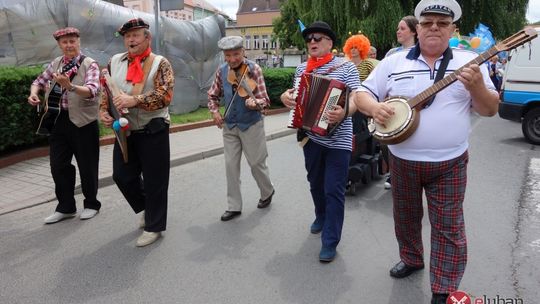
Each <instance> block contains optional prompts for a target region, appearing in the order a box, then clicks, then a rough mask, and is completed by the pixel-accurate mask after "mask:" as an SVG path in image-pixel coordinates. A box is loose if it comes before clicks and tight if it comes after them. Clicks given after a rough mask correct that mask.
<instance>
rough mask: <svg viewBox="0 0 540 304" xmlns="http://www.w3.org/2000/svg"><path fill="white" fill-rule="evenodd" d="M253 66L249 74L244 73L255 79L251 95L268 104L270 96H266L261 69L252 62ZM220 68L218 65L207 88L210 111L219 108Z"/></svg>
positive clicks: (221, 93)
mask: <svg viewBox="0 0 540 304" xmlns="http://www.w3.org/2000/svg"><path fill="white" fill-rule="evenodd" d="M253 67H254V68H253V70H250V71H249V75H246V77H249V78H251V79H253V80H255V82H256V83H257V87H256V88H255V91H253V95H254V96H255V98H257V99H262V100H264V102H265V104H266V105H270V98H269V97H268V93H267V92H266V84H265V83H264V77H263V73H262V69H261V67H260V66H259V65H258V64H256V63H254V64H253ZM221 68H222V66H220V67H218V69H217V72H216V78H215V79H214V82H213V83H212V86H211V87H210V89H209V90H208V110H210V112H212V113H214V112H217V111H218V110H219V99H220V98H221V97H222V96H223V83H222V80H221V79H222V76H221Z"/></svg>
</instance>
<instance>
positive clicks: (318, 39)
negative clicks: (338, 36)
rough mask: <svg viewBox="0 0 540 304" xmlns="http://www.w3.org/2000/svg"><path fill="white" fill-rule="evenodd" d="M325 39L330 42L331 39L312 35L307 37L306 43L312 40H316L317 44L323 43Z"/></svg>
mask: <svg viewBox="0 0 540 304" xmlns="http://www.w3.org/2000/svg"><path fill="white" fill-rule="evenodd" d="M323 39H328V40H330V38H328V37H326V36H323V35H317V34H311V35H309V36H307V37H306V39H305V41H306V43H310V42H311V40H315V42H321V40H323Z"/></svg>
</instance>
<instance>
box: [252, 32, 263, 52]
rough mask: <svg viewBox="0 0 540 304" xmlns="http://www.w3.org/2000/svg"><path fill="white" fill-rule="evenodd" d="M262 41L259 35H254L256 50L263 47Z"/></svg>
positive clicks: (254, 47)
mask: <svg viewBox="0 0 540 304" xmlns="http://www.w3.org/2000/svg"><path fill="white" fill-rule="evenodd" d="M260 43H261V42H260V41H259V35H253V49H254V50H258V49H260V48H261V45H260Z"/></svg>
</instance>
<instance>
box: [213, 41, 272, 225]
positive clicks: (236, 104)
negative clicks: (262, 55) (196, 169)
mask: <svg viewBox="0 0 540 304" xmlns="http://www.w3.org/2000/svg"><path fill="white" fill-rule="evenodd" d="M243 45H244V40H243V39H242V37H239V36H229V37H224V38H222V39H221V40H219V41H218V47H219V48H220V49H221V50H222V51H223V55H224V57H225V61H226V62H225V63H224V64H222V65H221V66H220V67H219V68H218V69H217V71H216V75H215V79H214V82H213V83H212V86H211V87H210V89H209V90H208V109H209V110H210V113H211V114H212V118H213V120H214V123H215V124H216V126H217V127H218V128H220V129H222V130H223V146H224V156H225V172H226V176H227V203H228V209H227V210H226V211H225V213H223V215H222V216H221V220H222V221H229V220H231V219H233V218H235V217H237V216H239V215H240V214H241V212H242V193H241V192H240V160H241V157H242V152H243V153H244V155H245V157H246V159H247V162H248V164H249V166H250V167H251V174H252V175H253V178H254V179H255V181H256V182H257V186H258V187H259V190H260V199H259V203H258V204H257V208H266V207H268V206H269V205H270V203H271V202H272V196H273V195H274V192H275V191H274V186H273V185H272V182H271V181H270V175H269V172H268V167H267V165H266V158H267V157H268V152H267V149H266V136H265V132H264V120H263V115H262V114H261V110H264V109H265V108H267V107H268V105H269V104H270V99H269V98H268V94H267V93H266V85H265V83H264V77H263V74H262V70H261V68H260V67H259V66H258V65H257V64H256V63H255V62H253V61H251V60H248V59H246V58H244V46H243ZM220 98H223V101H224V104H225V108H226V110H225V114H223V115H222V114H221V113H220V112H219V103H220Z"/></svg>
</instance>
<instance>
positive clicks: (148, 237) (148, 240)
mask: <svg viewBox="0 0 540 304" xmlns="http://www.w3.org/2000/svg"><path fill="white" fill-rule="evenodd" d="M160 236H161V232H148V231H143V233H142V234H141V236H140V237H139V238H138V239H137V247H144V246H148V245H150V244H152V243H153V242H155V241H157V239H159V237H160Z"/></svg>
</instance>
